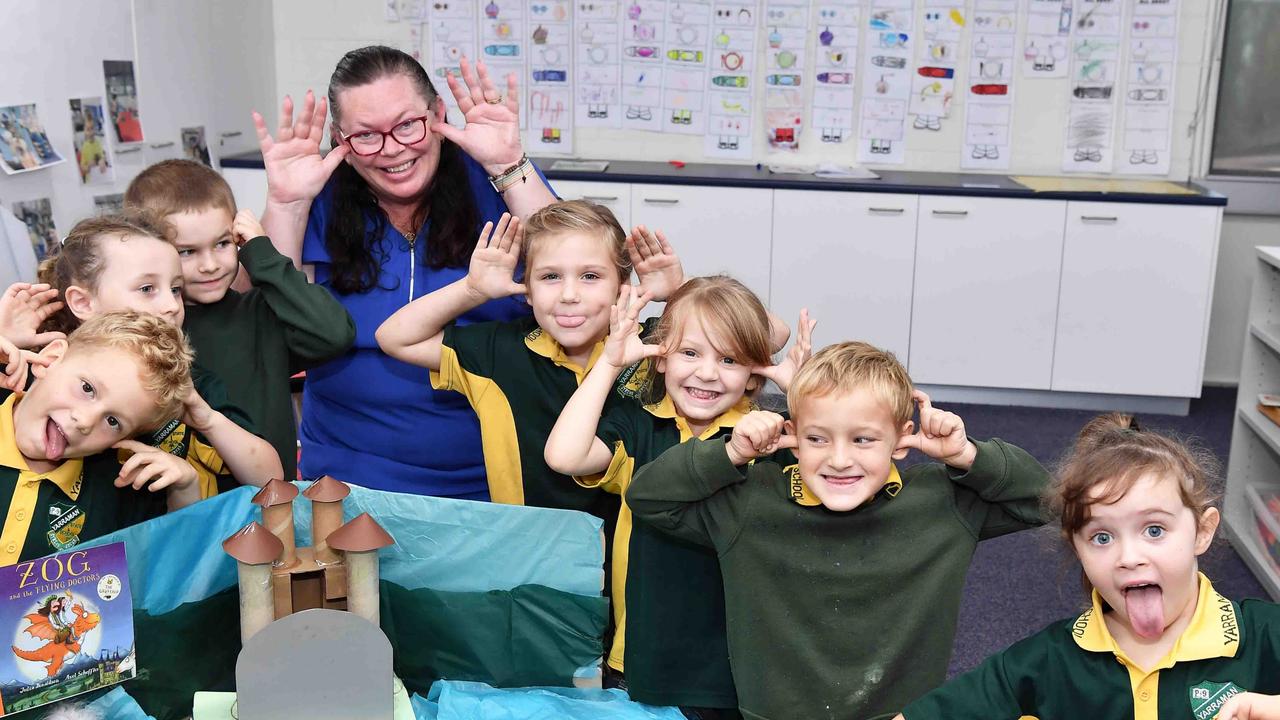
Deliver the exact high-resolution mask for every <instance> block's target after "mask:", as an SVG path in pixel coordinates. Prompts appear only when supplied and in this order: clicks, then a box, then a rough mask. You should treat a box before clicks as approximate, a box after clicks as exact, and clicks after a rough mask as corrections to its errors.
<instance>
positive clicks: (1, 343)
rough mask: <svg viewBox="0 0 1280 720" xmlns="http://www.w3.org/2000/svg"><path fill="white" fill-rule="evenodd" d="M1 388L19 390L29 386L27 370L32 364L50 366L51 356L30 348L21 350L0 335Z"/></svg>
mask: <svg viewBox="0 0 1280 720" xmlns="http://www.w3.org/2000/svg"><path fill="white" fill-rule="evenodd" d="M0 363H4V364H3V365H0V388H4V389H5V390H12V391H14V392H17V391H18V390H23V389H25V388H26V387H27V370H28V369H29V368H30V367H31V365H33V364H34V365H43V366H45V367H48V365H49V358H46V357H42V356H40V355H37V354H36V353H33V352H31V351H30V350H20V349H19V348H18V346H17V345H15V344H13V343H12V342H9V340H8V339H7V338H5V337H3V336H0Z"/></svg>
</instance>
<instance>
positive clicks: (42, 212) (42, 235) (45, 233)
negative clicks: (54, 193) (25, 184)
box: [9, 198, 58, 260]
mask: <svg viewBox="0 0 1280 720" xmlns="http://www.w3.org/2000/svg"><path fill="white" fill-rule="evenodd" d="M9 209H10V210H12V211H13V214H14V216H16V217H17V218H18V219H19V220H21V221H22V222H23V224H25V225H26V226H27V236H28V237H29V238H31V247H32V248H33V249H34V250H35V251H36V259H37V260H44V259H45V257H46V256H48V254H49V248H51V247H56V246H57V245H58V229H57V228H55V227H54V225H53V203H51V202H49V198H39V199H36V200H23V201H20V202H15V203H12V204H10V205H9Z"/></svg>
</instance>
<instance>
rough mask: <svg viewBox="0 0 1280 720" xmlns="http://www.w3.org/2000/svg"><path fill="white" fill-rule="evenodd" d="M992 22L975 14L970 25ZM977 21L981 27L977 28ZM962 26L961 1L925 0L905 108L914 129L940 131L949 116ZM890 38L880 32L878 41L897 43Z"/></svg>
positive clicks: (890, 34) (991, 19)
mask: <svg viewBox="0 0 1280 720" xmlns="http://www.w3.org/2000/svg"><path fill="white" fill-rule="evenodd" d="M999 17H1000V18H1001V19H1002V18H1003V16H999ZM996 19H997V17H996V16H991V15H976V16H975V22H974V25H975V27H985V25H986V24H990V25H993V26H994V25H995V22H994V21H995V20H996ZM977 20H982V21H984V23H985V24H984V25H982V26H979V25H978V23H977ZM964 26H965V16H964V2H963V0H959V1H958V2H957V0H925V4H924V24H923V25H922V26H921V28H920V33H919V36H920V42H919V45H918V48H917V57H916V71H915V73H914V74H913V75H912V76H911V98H910V103H909V105H908V107H907V109H908V111H909V112H910V113H911V114H912V115H915V116H916V117H915V120H913V121H912V123H911V127H913V128H915V129H916V130H930V131H935V132H936V131H938V130H941V129H942V121H943V119H945V118H947V117H949V116H950V115H951V99H952V98H953V97H954V96H955V83H956V80H955V72H956V63H957V62H958V59H959V55H960V33H961V31H962V30H963V29H964ZM893 35H894V33H892V32H889V33H883V34H881V35H880V36H879V38H878V39H879V40H881V41H884V40H886V39H888V40H889V41H891V42H893V41H896V40H897V38H896V37H893Z"/></svg>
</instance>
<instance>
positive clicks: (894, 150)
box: [858, 0, 914, 165]
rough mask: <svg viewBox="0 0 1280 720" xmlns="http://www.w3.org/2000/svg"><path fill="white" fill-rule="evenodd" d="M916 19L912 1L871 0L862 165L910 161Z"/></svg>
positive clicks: (860, 152) (860, 134) (860, 129)
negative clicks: (909, 110) (908, 141)
mask: <svg viewBox="0 0 1280 720" xmlns="http://www.w3.org/2000/svg"><path fill="white" fill-rule="evenodd" d="M912 21H913V8H912V5H911V0H872V3H871V10H870V13H869V15H868V17H867V20H866V25H867V42H866V43H865V45H866V49H865V50H864V53H863V54H864V60H863V64H862V119H861V122H860V124H859V127H858V162H860V163H877V164H882V165H901V164H902V163H903V162H905V161H906V148H905V147H904V137H905V135H906V129H905V127H906V119H907V105H908V103H909V102H910V98H911V85H912V77H911V75H912V73H911V67H910V66H911V64H912V62H911V50H912V41H913V39H914V38H913V34H912Z"/></svg>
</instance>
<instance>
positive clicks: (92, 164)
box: [71, 97, 116, 185]
mask: <svg viewBox="0 0 1280 720" xmlns="http://www.w3.org/2000/svg"><path fill="white" fill-rule="evenodd" d="M105 118H106V113H105V112H104V111H103V108H102V98H100V97H92V98H72V99H71V143H72V145H74V146H75V149H76V164H77V165H79V166H80V184H82V185H101V184H110V183H112V182H115V179H116V173H115V169H114V168H112V167H111V156H110V155H109V154H108V153H107V138H106V136H105V135H104V134H103V128H105V127H106V124H105V122H104V121H105Z"/></svg>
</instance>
